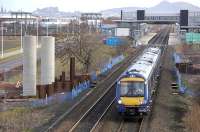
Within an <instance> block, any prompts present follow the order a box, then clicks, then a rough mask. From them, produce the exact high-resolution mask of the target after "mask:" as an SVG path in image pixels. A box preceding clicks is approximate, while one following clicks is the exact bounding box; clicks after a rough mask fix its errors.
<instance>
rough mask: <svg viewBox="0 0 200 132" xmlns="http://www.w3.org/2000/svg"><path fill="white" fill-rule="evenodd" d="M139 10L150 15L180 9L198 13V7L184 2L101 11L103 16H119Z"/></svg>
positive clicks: (175, 11)
mask: <svg viewBox="0 0 200 132" xmlns="http://www.w3.org/2000/svg"><path fill="white" fill-rule="evenodd" d="M139 9H145V10H146V11H147V12H151V13H178V12H179V11H180V10H181V9H188V10H190V11H200V7H198V6H195V5H192V4H189V3H185V2H174V3H171V2H168V1H162V2H161V3H159V4H158V5H156V6H154V7H150V8H146V7H124V8H114V9H108V10H104V11H101V13H102V14H103V16H105V17H108V16H116V15H117V16H119V15H120V11H121V10H123V11H136V10H139Z"/></svg>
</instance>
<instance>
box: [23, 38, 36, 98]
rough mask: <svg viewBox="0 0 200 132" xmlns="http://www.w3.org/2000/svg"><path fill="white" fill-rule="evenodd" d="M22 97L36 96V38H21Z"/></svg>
mask: <svg viewBox="0 0 200 132" xmlns="http://www.w3.org/2000/svg"><path fill="white" fill-rule="evenodd" d="M23 49H24V54H23V96H36V68H37V57H36V52H37V51H36V37H35V36H24V37H23Z"/></svg>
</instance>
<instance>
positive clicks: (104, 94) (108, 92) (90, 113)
mask: <svg viewBox="0 0 200 132" xmlns="http://www.w3.org/2000/svg"><path fill="white" fill-rule="evenodd" d="M162 36H164V35H163V32H161V33H159V34H158V35H156V37H154V38H153V39H152V40H151V41H150V42H149V44H150V45H152V44H154V43H155V42H161V40H162V39H163V37H162ZM144 48H145V47H141V48H139V49H138V50H137V51H136V52H135V53H134V54H133V55H132V56H129V57H128V58H127V59H126V60H125V61H124V62H125V63H122V64H121V65H119V67H118V68H116V70H115V71H114V72H112V73H111V74H110V75H108V76H107V77H106V78H105V79H104V80H103V81H102V82H100V83H99V84H98V86H97V87H96V88H95V89H93V91H92V92H91V93H90V96H88V97H87V98H85V99H84V100H82V101H81V102H79V104H77V106H75V107H73V109H71V110H70V111H68V112H67V114H66V113H64V114H63V115H61V116H60V118H58V119H57V120H54V121H53V122H52V123H51V124H50V125H48V126H46V127H44V129H42V130H41V131H45V132H46V131H70V132H74V131H77V132H79V131H86V132H87V131H96V130H95V129H96V127H97V126H98V125H99V123H100V121H102V119H103V118H104V117H105V115H106V113H107V112H108V111H109V110H110V109H111V108H113V106H114V103H115V101H114V100H115V88H114V84H115V82H116V80H117V78H118V77H119V76H120V75H121V73H122V72H123V71H124V70H125V69H126V68H127V67H128V66H129V65H130V64H131V62H133V60H134V59H136V57H137V56H139V55H140V54H141V52H142V51H143V50H144ZM122 121H123V120H122ZM142 123H143V120H141V121H139V122H137V123H135V125H136V126H137V128H138V131H139V130H140V126H141V124H142ZM123 124H127V123H122V125H120V126H122V127H121V128H124V127H123V126H124V125H123ZM136 126H135V128H136ZM121 128H119V129H118V130H119V131H120V129H121ZM122 130H123V129H122Z"/></svg>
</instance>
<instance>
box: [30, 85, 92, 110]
mask: <svg viewBox="0 0 200 132" xmlns="http://www.w3.org/2000/svg"><path fill="white" fill-rule="evenodd" d="M88 88H90V81H84V82H83V83H79V84H78V85H76V86H75V87H74V88H73V89H72V91H71V92H63V93H57V94H54V95H52V96H49V97H47V96H46V98H44V99H37V100H34V101H32V103H30V104H31V107H34V108H35V107H36V108H37V107H44V106H48V105H52V104H57V103H63V102H64V101H71V100H72V99H74V98H76V97H77V96H78V95H80V94H81V93H82V92H83V91H85V90H87V89H88Z"/></svg>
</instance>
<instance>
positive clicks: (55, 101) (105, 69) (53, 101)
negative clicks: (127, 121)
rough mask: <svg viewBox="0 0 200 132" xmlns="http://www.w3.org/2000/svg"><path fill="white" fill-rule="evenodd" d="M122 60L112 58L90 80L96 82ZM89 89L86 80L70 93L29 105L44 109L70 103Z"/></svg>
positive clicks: (122, 58)
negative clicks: (53, 105)
mask: <svg viewBox="0 0 200 132" xmlns="http://www.w3.org/2000/svg"><path fill="white" fill-rule="evenodd" d="M124 58H125V57H124V56H123V55H120V56H117V57H114V58H113V59H111V60H110V61H109V62H107V63H106V64H105V65H104V66H103V68H102V69H101V70H100V72H99V73H98V74H97V72H92V73H91V80H92V81H95V80H97V78H98V76H99V75H104V74H106V73H107V72H108V71H109V70H111V69H112V67H113V66H114V65H116V64H118V63H120V62H121V61H122V60H124ZM89 88H91V81H90V80H87V81H84V82H82V83H79V84H78V85H76V86H74V87H73V89H72V91H70V92H65V93H64V92H63V93H57V94H55V95H52V96H50V97H47V98H45V99H37V100H33V101H32V102H31V103H30V104H31V107H33V108H37V107H44V106H48V105H52V104H58V103H63V102H64V101H71V100H73V99H74V98H76V97H77V96H78V95H80V94H81V93H82V92H84V91H86V90H87V89H89Z"/></svg>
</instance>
